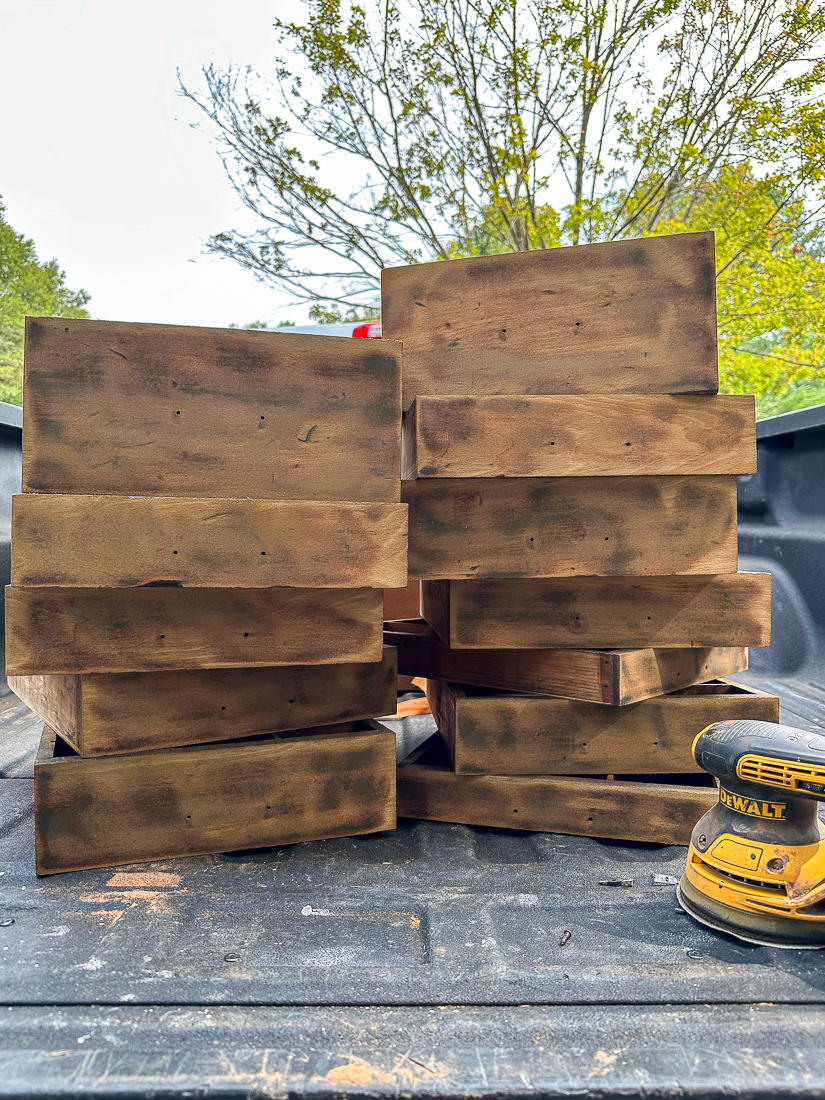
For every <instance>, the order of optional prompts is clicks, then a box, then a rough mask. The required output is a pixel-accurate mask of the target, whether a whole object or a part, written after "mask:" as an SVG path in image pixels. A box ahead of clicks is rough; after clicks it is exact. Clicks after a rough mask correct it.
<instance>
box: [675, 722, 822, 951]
mask: <svg viewBox="0 0 825 1100" xmlns="http://www.w3.org/2000/svg"><path fill="white" fill-rule="evenodd" d="M693 756H694V759H695V760H696V763H697V764H698V765H699V766H700V767H701V768H704V770H705V771H707V772H710V774H711V775H715V776H716V777H717V779H718V780H719V783H720V788H719V801H718V803H717V804H716V805H715V806H714V807H713V809H711V810H708V812H707V813H706V814H705V816H704V817H703V818H701V819H700V821H699V822H698V824H697V825H696V828H695V829H694V830H693V835H692V836H691V841H690V849H689V851H688V858H687V867H686V868H685V873H684V875H682V879H681V882H680V883H679V886H678V889H677V893H678V896H679V902H680V904H681V906H682V908H683V909H685V910H686V911H687V912H688V913H690V915H691V916H692V917H695V918H696V920H698V921H700V922H701V923H702V924H706V925H708V927H710V928H715V929H717V930H718V931H720V932H728V933H730V934H731V935H733V936H738V937H739V939H741V940H747V941H748V942H749V943H758V944H762V945H765V946H769V947H794V948H817V947H819V948H821V947H825V828H823V826H822V825H820V823H819V821H818V819H817V801H818V800H825V737H819V736H817V735H816V734H811V733H806V732H805V731H804V730H798V729H793V728H792V727H790V726H780V725H774V724H773V723H771V722H715V723H714V724H713V725H712V726H708V727H707V729H704V730H702V732H701V733H700V734H699V735H698V736H697V737H696V740H695V741H694V742H693Z"/></svg>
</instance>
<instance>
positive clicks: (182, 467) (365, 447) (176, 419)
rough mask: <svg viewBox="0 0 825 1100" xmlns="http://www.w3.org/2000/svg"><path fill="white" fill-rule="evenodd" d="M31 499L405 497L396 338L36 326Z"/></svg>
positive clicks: (77, 323) (31, 364) (32, 327)
mask: <svg viewBox="0 0 825 1100" xmlns="http://www.w3.org/2000/svg"><path fill="white" fill-rule="evenodd" d="M24 399H25V406H26V422H25V425H24V429H23V488H24V491H27V492H43V493H82V494H88V495H100V496H106V495H111V494H126V495H129V496H133V495H147V496H151V495H155V494H160V495H164V496H203V497H258V498H262V499H281V500H347V501H349V500H353V501H355V500H357V501H376V502H380V503H390V504H391V503H394V502H397V501H398V499H399V482H400V475H399V454H400V423H399V420H400V414H401V346H400V344H398V343H394V342H392V341H389V340H384V341H381V342H380V343H379V342H378V341H375V340H352V339H349V338H347V337H329V336H312V335H305V334H298V333H283V332H281V333H278V332H255V331H246V330H242V329H212V328H185V327H181V326H176V325H145V324H123V323H120V322H110V321H86V320H67V319H64V318H53V317H51V318H46V317H36V318H35V317H30V318H28V319H27V323H26V369H25V382H24Z"/></svg>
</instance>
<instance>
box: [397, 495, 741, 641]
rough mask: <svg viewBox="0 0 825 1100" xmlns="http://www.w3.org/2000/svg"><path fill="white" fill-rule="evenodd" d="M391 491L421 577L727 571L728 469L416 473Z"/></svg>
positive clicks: (730, 532)
mask: <svg viewBox="0 0 825 1100" xmlns="http://www.w3.org/2000/svg"><path fill="white" fill-rule="evenodd" d="M401 494H402V499H403V500H404V501H405V502H406V503H408V504H409V507H410V515H409V572H410V576H411V577H413V578H415V577H417V578H419V579H421V580H429V579H436V578H462V577H473V578H482V577H484V578H491V577H498V578H505V577H507V578H517V577H571V576H575V575H577V574H584V575H592V574H595V575H600V576H614V575H630V576H649V575H669V574H685V573H734V572H736V564H737V546H736V478H735V477H732V476H725V475H694V476H691V475H685V476H680V477H589V478H581V477H568V478H562V477H548V478H515V479H512V480H510V479H507V478H457V479H451V478H433V479H427V478H424V479H420V480H418V481H404V482H402V485H401ZM522 644H524V643H522ZM605 644H607V645H611V644H612V645H615V646H619V645H624V644H626V643H624V642H619V641H614V642H612V643H611V642H607V643H605ZM627 644H633V643H627Z"/></svg>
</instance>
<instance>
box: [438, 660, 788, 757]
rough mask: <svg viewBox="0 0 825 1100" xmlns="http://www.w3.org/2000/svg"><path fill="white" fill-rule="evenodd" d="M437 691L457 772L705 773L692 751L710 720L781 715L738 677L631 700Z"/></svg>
mask: <svg viewBox="0 0 825 1100" xmlns="http://www.w3.org/2000/svg"><path fill="white" fill-rule="evenodd" d="M720 688H721V690H722V691H723V692H724V694H720ZM427 698H428V700H429V702H430V706H431V708H432V712H433V714H434V716H435V719H436V722H437V724H438V729H439V732H440V733H441V735H442V737H443V738H444V741H445V743H446V745H447V748H448V750H449V753H450V758H451V760H452V762H453V765H454V767H455V770H456V772H458V773H460V774H464V775H479V774H483V775H604V774H607V775H613V774H616V775H644V774H649V775H666V774H669V773H677V774H684V773H686V772H699V771H701V770H702V769H701V768H700V767H699V766H698V764H697V763H696V762H695V760H694V759H693V754H692V753H691V751H690V750H691V746H692V744H693V742H694V740H695V738H696V735H697V734H698V733H699V732H700V731H701V730H703V729H704V728H705V727H706V726H709V725H711V723H713V722H722V721H727V720H728V719H733V720H736V721H738V720H746V721H754V722H778V721H779V699H778V698H777V697H776V696H775V695H768V694H766V693H765V692H761V691H756V690H755V689H752V688H747V687H740V686H738V685H733V684H722V685H718V686H717V685H710V686H709V687H708V688H706V687H705V686H703V685H701V684H698V685H696V686H694V687H689V688H686V689H684V690H683V691H679V692H677V693H676V694H673V695H660V696H658V697H657V698H654V699H646V700H645V701H644V702H639V703H631V704H630V705H628V706H625V707H603V706H599V705H598V704H595V703H585V702H579V701H575V700H570V699H551V698H548V697H543V696H540V695H515V694H513V693H510V692H495V691H491V690H489V689H485V688H478V687H462V686H460V685H459V684H450V683H448V682H447V681H444V680H427Z"/></svg>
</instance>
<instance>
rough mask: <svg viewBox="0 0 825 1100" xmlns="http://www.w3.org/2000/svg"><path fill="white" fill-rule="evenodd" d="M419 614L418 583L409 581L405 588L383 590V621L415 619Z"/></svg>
mask: <svg viewBox="0 0 825 1100" xmlns="http://www.w3.org/2000/svg"><path fill="white" fill-rule="evenodd" d="M420 614H421V582H420V581H409V582H408V584H407V587H406V588H385V589H384V618H385V619H417V618H418V616H419V615H420Z"/></svg>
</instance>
